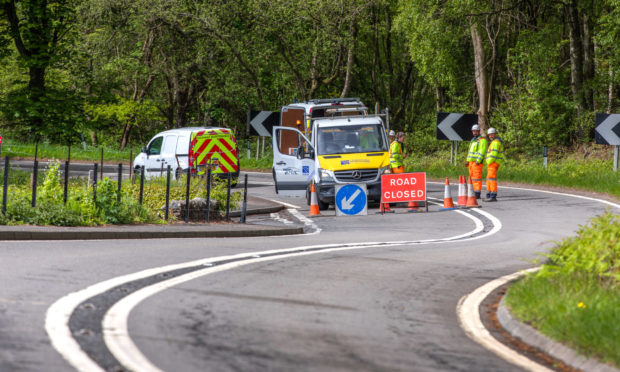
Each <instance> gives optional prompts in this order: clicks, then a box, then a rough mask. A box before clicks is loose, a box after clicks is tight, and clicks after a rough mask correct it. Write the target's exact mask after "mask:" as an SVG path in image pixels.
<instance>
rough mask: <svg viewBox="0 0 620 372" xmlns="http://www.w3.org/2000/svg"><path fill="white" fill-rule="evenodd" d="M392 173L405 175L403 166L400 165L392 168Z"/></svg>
mask: <svg viewBox="0 0 620 372" xmlns="http://www.w3.org/2000/svg"><path fill="white" fill-rule="evenodd" d="M392 173H405V166H404V165H401V166H400V167H394V168H392Z"/></svg>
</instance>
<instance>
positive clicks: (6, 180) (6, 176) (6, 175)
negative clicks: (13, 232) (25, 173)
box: [2, 156, 9, 214]
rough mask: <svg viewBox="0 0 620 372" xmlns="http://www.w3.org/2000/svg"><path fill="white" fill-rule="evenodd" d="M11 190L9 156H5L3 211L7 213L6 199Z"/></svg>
mask: <svg viewBox="0 0 620 372" xmlns="http://www.w3.org/2000/svg"><path fill="white" fill-rule="evenodd" d="M8 192H9V157H8V156H5V157H4V187H3V189H2V213H3V214H6V199H7V196H8Z"/></svg>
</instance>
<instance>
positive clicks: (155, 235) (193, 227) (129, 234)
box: [0, 197, 304, 241]
mask: <svg viewBox="0 0 620 372" xmlns="http://www.w3.org/2000/svg"><path fill="white" fill-rule="evenodd" d="M255 198H257V197H255ZM258 199H262V198H258ZM267 202H268V204H272V205H271V206H260V207H256V208H248V209H247V210H246V215H247V216H249V215H256V214H267V213H277V212H280V211H282V210H283V209H285V206H284V205H281V204H276V203H274V202H271V201H267ZM229 216H230V217H240V216H241V211H240V210H234V211H231V212H230V214H229ZM9 229H10V230H9ZM303 232H304V229H303V227H288V226H282V227H280V226H268V225H253V224H177V225H117V226H109V227H56V226H24V225H20V226H13V227H1V228H0V241H11V240H107V239H162V238H164V239H165V238H242V237H260V236H281V235H297V234H303Z"/></svg>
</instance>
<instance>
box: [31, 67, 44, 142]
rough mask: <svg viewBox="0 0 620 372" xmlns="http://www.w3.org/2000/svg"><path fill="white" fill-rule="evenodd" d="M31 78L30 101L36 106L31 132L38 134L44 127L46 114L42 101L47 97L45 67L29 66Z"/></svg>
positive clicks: (32, 116)
mask: <svg viewBox="0 0 620 372" xmlns="http://www.w3.org/2000/svg"><path fill="white" fill-rule="evenodd" d="M29 73H30V80H29V82H28V90H29V93H30V101H31V103H32V107H33V108H34V113H33V114H34V115H33V114H31V119H30V132H31V133H33V134H35V135H36V136H38V134H39V133H41V132H40V131H41V130H42V129H43V115H44V114H45V112H44V109H43V107H42V105H41V104H40V103H41V101H43V100H44V99H45V67H43V66H31V67H30V68H29Z"/></svg>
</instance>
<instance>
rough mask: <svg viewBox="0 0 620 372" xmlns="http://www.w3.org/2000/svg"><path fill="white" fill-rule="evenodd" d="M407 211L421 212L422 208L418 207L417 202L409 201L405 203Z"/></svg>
mask: <svg viewBox="0 0 620 372" xmlns="http://www.w3.org/2000/svg"><path fill="white" fill-rule="evenodd" d="M407 212H408V213H414V212H422V210H421V209H420V206H419V205H418V202H416V201H410V202H409V203H407Z"/></svg>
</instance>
